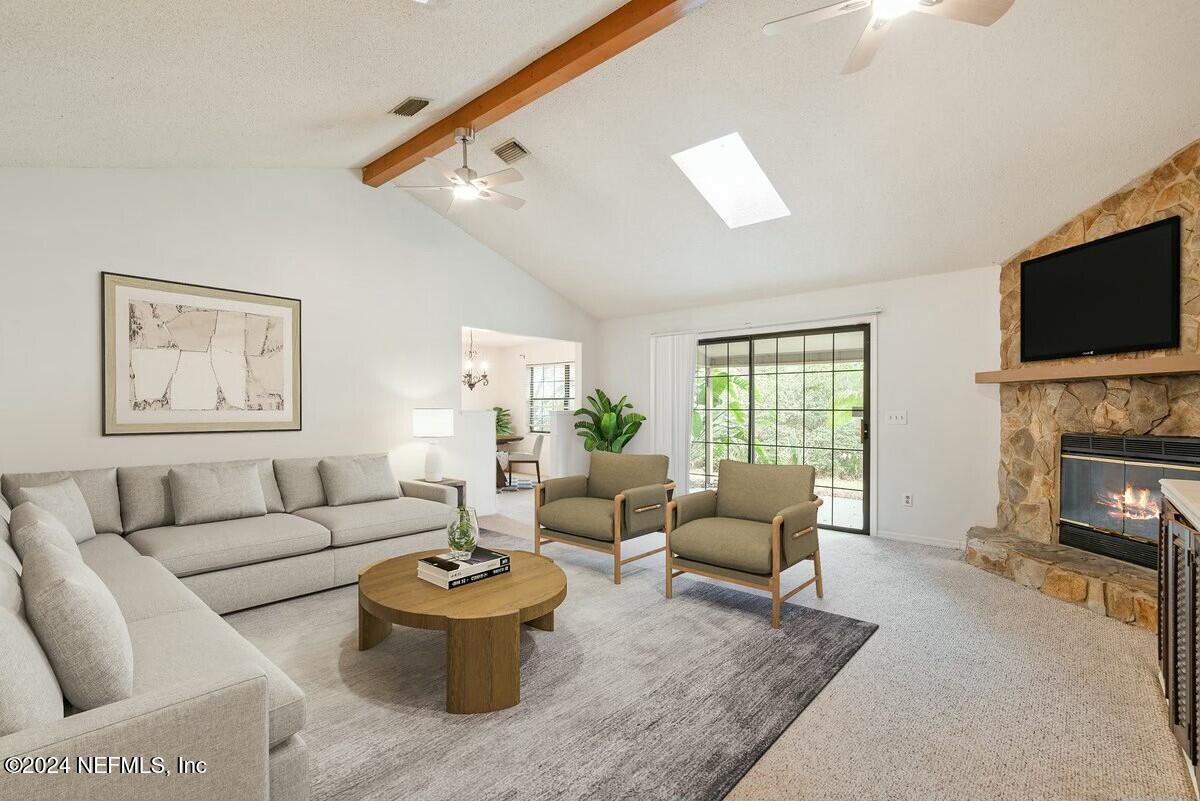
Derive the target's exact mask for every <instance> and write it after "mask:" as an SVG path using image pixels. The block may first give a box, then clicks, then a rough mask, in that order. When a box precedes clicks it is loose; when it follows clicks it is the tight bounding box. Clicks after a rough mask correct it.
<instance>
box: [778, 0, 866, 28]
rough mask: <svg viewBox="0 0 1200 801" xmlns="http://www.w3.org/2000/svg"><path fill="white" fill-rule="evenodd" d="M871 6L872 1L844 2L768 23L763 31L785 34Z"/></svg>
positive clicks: (843, 0)
mask: <svg viewBox="0 0 1200 801" xmlns="http://www.w3.org/2000/svg"><path fill="white" fill-rule="evenodd" d="M869 5H871V0H842V2H840V3H834V4H833V5H831V6H825V7H824V8H818V9H816V10H815V11H805V12H804V13H803V14H793V15H792V16H790V17H784V18H783V19H777V20H775V21H774V22H768V23H767V24H766V25H764V26H763V29H762V30H763V33H765V34H766V35H767V36H774V35H775V34H777V33H785V32H787V31H790V30H795V29H798V28H803V27H806V26H808V25H815V24H817V23H818V22H824V21H825V20H827V19H833V18H834V17H840V16H841V15H842V14H849V13H851V12H854V11H860V10H862V9H864V8H866V7H868V6H869Z"/></svg>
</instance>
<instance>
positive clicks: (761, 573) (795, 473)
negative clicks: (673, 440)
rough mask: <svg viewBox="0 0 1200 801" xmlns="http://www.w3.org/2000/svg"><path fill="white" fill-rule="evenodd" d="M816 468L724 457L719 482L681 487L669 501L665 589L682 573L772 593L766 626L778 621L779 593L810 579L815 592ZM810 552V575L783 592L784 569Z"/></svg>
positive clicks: (817, 558)
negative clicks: (688, 489) (687, 490)
mask: <svg viewBox="0 0 1200 801" xmlns="http://www.w3.org/2000/svg"><path fill="white" fill-rule="evenodd" d="M814 480H815V471H814V470H813V468H811V467H809V466H808V465H782V464H779V465H776V464H746V463H745V462H733V461H729V460H725V461H722V462H721V464H720V465H719V466H718V467H717V487H718V489H717V490H715V491H714V490H705V491H704V492H694V493H691V494H690V495H683V496H680V497H679V498H676V499H674V500H672V501H670V502H669V503H668V504H667V519H666V525H667V597H668V598H670V597H671V593H672V586H671V582H672V580H673V579H675V578H676V577H677V576H681V575H683V574H684V573H695V574H696V575H699V576H706V577H708V578H711V579H716V580H718V581H728V582H731V583H733V584H740V585H742V586H744V587H753V588H754V589H759V590H767V591H769V592H770V593H771V628H775V629H777V628H779V611H780V606H781V605H782V604H783V602H784V601H786V600H788V599H789V598H791V597H792V596H793V595H795V594H796V593H798V592H800V590H802V589H804V588H805V587H807V586H808V585H810V584H816V585H817V597H818V598H820V597H822V596H823V594H824V587H823V586H822V583H821V549H820V546H819V544H818V542H817V508H818V507H819V506H820V505H821V499H820V498H818V497H817V496H816V495H815V494H813V483H814ZM808 559H811V560H812V563H813V577H812V578H810V579H809V580H808V581H806V582H804V583H803V584H801V585H800V586H799V587H796V588H795V589H793V590H791V591H790V592H788V593H787V594H786V595H781V577H782V573H783V572H784V571H785V570H787V569H788V568H790V567H793V566H795V565H797V564H799V563H800V562H803V561H805V560H808Z"/></svg>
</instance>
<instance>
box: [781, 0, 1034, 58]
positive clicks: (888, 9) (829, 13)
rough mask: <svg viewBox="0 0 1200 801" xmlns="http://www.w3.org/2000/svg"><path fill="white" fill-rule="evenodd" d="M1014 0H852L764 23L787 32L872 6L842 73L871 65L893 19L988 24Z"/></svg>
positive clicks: (1001, 14) (1005, 10)
mask: <svg viewBox="0 0 1200 801" xmlns="http://www.w3.org/2000/svg"><path fill="white" fill-rule="evenodd" d="M1014 2H1015V0H849V2H840V3H834V4H833V5H831V6H825V7H824V8H818V9H816V10H815V11H806V12H804V13H803V14H793V15H792V16H790V17H784V18H783V19H777V20H775V21H774V22H768V23H767V24H766V25H764V26H763V33H765V34H767V35H768V36H770V35H773V34H777V33H783V32H785V31H789V30H792V29H795V28H800V27H803V26H805V25H812V24H814V23H817V22H824V21H825V20H827V19H833V18H834V17H840V16H841V15H842V14H849V13H851V12H854V11H861V10H862V9H864V8H870V9H871V21H870V22H868V23H867V29H866V30H865V31H863V35H862V38H861V39H859V40H858V45H857V46H856V47H855V48H854V52H852V53H851V54H850V60H849V61H847V62H846V67H845V68H844V69H843V70H842V73H843V74H846V73H851V72H858V71H859V70H861V69H862V68H863V67H866V66H867V65H868V64H870V63H871V59H873V58H874V57H875V52H876V51H877V50H879V45H880V44H881V43H882V42H883V37H884V35H885V34H887V31H888V28H889V27H891V24H892V22H893V21H894V20H896V19H898V18H900V17H903V16H904V15H905V14H907V13H909V12H911V11H920V12H921V13H922V14H932V15H933V16H935V17H945V18H947V19H953V20H958V21H959V22H969V23H971V24H972V25H984V26H987V25H991V24H992V23H993V22H995V21H996V20H998V19H1000V18H1001V17H1003V16H1004V14H1005V13H1006V12H1007V11H1008V9H1010V8H1011V7H1012V4H1013V3H1014Z"/></svg>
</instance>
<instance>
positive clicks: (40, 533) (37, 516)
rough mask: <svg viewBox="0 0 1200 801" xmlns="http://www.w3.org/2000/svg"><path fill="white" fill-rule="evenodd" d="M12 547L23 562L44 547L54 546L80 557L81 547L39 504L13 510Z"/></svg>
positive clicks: (11, 524) (26, 504)
mask: <svg viewBox="0 0 1200 801" xmlns="http://www.w3.org/2000/svg"><path fill="white" fill-rule="evenodd" d="M9 525H10V527H11V530H12V547H13V550H14V551H16V553H17V556H18V557H19V558H20V560H21V561H22V562H24V561H25V560H26V559H28V558H29V554H30V553H32V552H33V551H35V550H37V549H38V548H40V547H42V546H43V545H53V546H54V547H56V548H59V549H60V550H62V551H63V552H64V553H68V554H71V555H72V556H75V557H78V556H79V545H78V543H76V542H75V538H74V537H72V536H71V532H69V531H67V529H66V527H65V526H63V524H62V523H60V522H58V519H57V518H55V517H54V515H52V514H50V513H49V512H47V511H46V510H45V509H42V508H41V507H39V506H38V505H37V504H33V503H23V504H21V505H20V506H18V507H17V508H16V509H13V516H12V522H11V523H10V524H9Z"/></svg>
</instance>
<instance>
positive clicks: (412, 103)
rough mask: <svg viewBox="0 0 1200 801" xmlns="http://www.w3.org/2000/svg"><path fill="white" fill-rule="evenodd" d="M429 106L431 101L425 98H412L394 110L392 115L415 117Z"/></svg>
mask: <svg viewBox="0 0 1200 801" xmlns="http://www.w3.org/2000/svg"><path fill="white" fill-rule="evenodd" d="M428 105H429V101H428V100H426V99H425V98H423V97H410V98H408V99H407V100H405V101H404V102H403V103H401V104H400V105H398V106H396V107H395V108H394V109H392V112H391V113H392V114H395V115H396V116H398V117H413V116H416V114H417V112H419V111H420V110H421V109H423V108H425V107H426V106H428Z"/></svg>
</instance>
